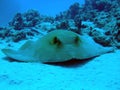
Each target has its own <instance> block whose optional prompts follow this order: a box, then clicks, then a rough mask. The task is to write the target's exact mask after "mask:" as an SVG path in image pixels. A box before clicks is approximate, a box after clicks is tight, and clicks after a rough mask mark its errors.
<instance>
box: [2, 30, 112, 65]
mask: <svg viewBox="0 0 120 90" xmlns="http://www.w3.org/2000/svg"><path fill="white" fill-rule="evenodd" d="M112 50H113V48H112V47H103V46H101V45H99V44H97V43H95V42H94V41H93V39H92V38H91V37H89V36H80V35H78V34H76V33H74V32H71V31H67V30H54V31H52V32H50V33H48V34H47V35H45V36H43V37H42V38H39V39H38V40H37V41H27V42H26V43H25V44H23V45H22V46H21V47H20V48H19V49H18V50H13V49H2V51H3V53H4V54H6V55H7V56H8V57H10V58H12V59H16V60H18V61H25V62H43V63H44V62H63V61H67V60H70V59H79V60H83V59H87V58H91V57H95V56H98V55H101V54H104V53H107V52H110V51H112Z"/></svg>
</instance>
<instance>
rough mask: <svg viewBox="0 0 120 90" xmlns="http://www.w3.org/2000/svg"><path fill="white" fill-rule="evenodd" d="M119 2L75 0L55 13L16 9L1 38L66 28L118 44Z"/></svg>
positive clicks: (0, 29)
mask: <svg viewBox="0 0 120 90" xmlns="http://www.w3.org/2000/svg"><path fill="white" fill-rule="evenodd" d="M119 6H120V2H119V0H114V1H113V0H85V4H84V5H83V6H81V5H80V4H79V3H77V2H76V3H74V4H73V5H71V6H70V7H69V9H68V10H66V11H63V12H60V13H59V14H57V15H56V16H55V17H49V16H45V15H40V14H39V12H38V11H36V10H28V11H27V12H25V13H17V14H16V15H15V16H14V18H13V20H12V21H11V22H10V23H9V26H8V27H5V28H3V27H0V38H1V39H7V41H14V42H18V41H20V40H24V39H28V38H31V37H33V36H35V35H38V34H42V33H41V32H46V33H48V32H51V31H53V30H56V29H67V30H69V31H73V32H76V33H78V34H80V35H83V34H88V35H90V36H91V37H92V38H93V39H94V40H95V41H96V42H97V43H99V44H101V45H103V46H117V47H118V48H119V47H120V8H119ZM33 29H34V30H33ZM28 33H29V34H28ZM6 36H7V37H6Z"/></svg>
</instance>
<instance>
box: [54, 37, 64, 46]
mask: <svg viewBox="0 0 120 90" xmlns="http://www.w3.org/2000/svg"><path fill="white" fill-rule="evenodd" d="M53 44H55V45H57V46H60V45H61V44H62V43H61V41H60V40H59V39H58V38H57V37H54V38H53Z"/></svg>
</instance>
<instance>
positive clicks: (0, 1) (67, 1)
mask: <svg viewBox="0 0 120 90" xmlns="http://www.w3.org/2000/svg"><path fill="white" fill-rule="evenodd" d="M75 2H79V3H80V4H83V3H84V0H0V14H1V15H0V26H2V25H7V23H8V22H9V21H10V20H11V19H12V18H13V16H14V15H15V13H17V12H26V11H27V10H29V9H35V10H38V11H39V12H40V13H41V14H43V15H49V16H55V15H56V14H58V13H59V12H61V11H64V10H67V9H68V8H69V6H70V5H71V4H73V3H75Z"/></svg>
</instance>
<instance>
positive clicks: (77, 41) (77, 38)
mask: <svg viewBox="0 0 120 90" xmlns="http://www.w3.org/2000/svg"><path fill="white" fill-rule="evenodd" d="M74 42H75V44H78V43H79V42H80V38H79V37H78V36H76V37H75V39H74Z"/></svg>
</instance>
